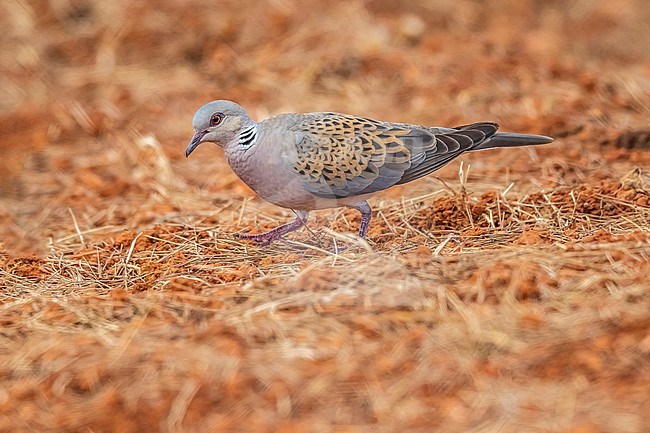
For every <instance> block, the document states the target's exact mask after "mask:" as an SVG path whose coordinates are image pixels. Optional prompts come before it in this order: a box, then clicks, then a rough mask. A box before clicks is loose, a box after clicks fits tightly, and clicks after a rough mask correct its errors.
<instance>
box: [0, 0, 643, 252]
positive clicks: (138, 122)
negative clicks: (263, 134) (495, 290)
mask: <svg viewBox="0 0 650 433" xmlns="http://www.w3.org/2000/svg"><path fill="white" fill-rule="evenodd" d="M0 10H1V11H2V13H1V14H0V15H1V18H0V23H1V24H2V28H3V29H4V31H3V32H2V34H1V35H0V46H1V47H2V53H3V54H2V58H1V60H0V73H1V74H2V87H1V89H0V110H1V115H0V125H1V127H2V137H0V148H1V149H2V152H3V156H2V158H1V159H0V172H1V173H2V183H1V184H0V200H1V202H0V205H1V206H0V227H1V228H0V238H2V239H3V243H4V244H5V248H8V249H9V250H11V251H15V252H43V251H45V250H47V248H48V239H50V238H52V237H54V238H56V236H58V235H60V234H61V233H62V232H61V230H69V228H70V224H71V223H72V220H71V214H74V215H76V219H77V221H76V223H77V224H79V225H80V226H81V228H82V229H84V230H93V229H99V228H101V227H103V229H100V230H99V231H100V232H101V231H102V230H104V232H103V233H104V234H110V233H111V230H113V229H111V227H115V231H119V230H121V229H122V228H124V227H132V228H134V227H138V226H141V225H142V224H149V223H151V222H152V221H154V220H155V219H156V218H158V215H160V214H165V213H169V212H177V211H180V210H182V209H186V208H185V207H186V206H189V207H190V208H189V210H192V209H194V210H197V209H199V208H202V209H205V210H207V209H209V206H207V205H208V204H209V203H206V200H207V201H209V200H214V199H215V197H217V198H218V197H222V198H224V197H225V198H228V197H241V196H247V197H252V194H251V192H250V191H249V190H248V189H247V188H246V187H244V186H243V185H242V184H241V183H239V182H238V180H237V179H236V178H235V176H234V175H233V174H232V173H231V172H230V170H229V169H228V167H227V166H226V165H225V164H224V161H223V158H222V157H221V155H220V152H219V151H218V150H217V149H214V148H210V149H209V150H208V149H206V148H202V150H201V152H198V153H197V154H196V155H194V157H193V158H191V159H190V160H187V161H186V160H185V158H184V157H183V149H184V146H185V144H186V142H187V140H188V138H189V137H191V135H192V132H193V131H192V128H191V118H192V114H193V113H194V111H195V110H196V109H197V108H198V107H199V106H201V105H202V104H204V103H205V102H207V101H210V100H214V99H232V100H234V101H237V102H238V103H240V104H241V105H243V106H244V107H246V108H247V109H248V110H249V113H250V114H251V115H252V116H253V117H254V118H257V119H258V120H259V119H262V118H264V117H266V116H268V115H271V114H274V113H278V112H287V111H341V112H346V113H352V114H357V115H363V116H368V117H375V118H378V119H384V120H393V121H409V122H413V123H421V124H427V125H445V126H449V125H455V124H461V123H463V122H473V121H479V120H494V121H497V122H499V123H500V124H501V126H502V129H503V130H516V131H523V132H532V133H543V134H548V135H553V136H555V137H556V138H561V137H570V139H568V141H566V142H564V146H563V147H562V152H564V151H566V146H567V145H568V144H570V145H571V147H572V148H576V147H579V146H583V145H586V144H591V145H593V144H597V143H598V142H602V141H603V140H607V139H609V138H611V137H610V136H615V135H616V134H617V133H618V132H620V131H625V130H634V129H638V128H641V127H647V126H648V111H649V108H648V107H649V104H650V103H649V102H648V89H649V85H648V79H649V78H648V76H649V68H650V66H649V62H650V30H649V28H648V26H649V24H648V23H649V22H650V6H648V3H647V2H646V1H644V0H620V1H616V2H603V1H595V0H577V1H572V2H565V1H560V0H557V1H554V0H547V1H542V0H539V1H533V0H503V1H473V0H463V1H457V2H447V1H435V0H434V1H416V0H410V1H391V0H374V1H372V0H366V1H328V2H321V1H309V0H308V1H303V2H296V1H289V0H272V1H264V2H258V1H247V0H243V1H240V0H237V1H227V0H226V1H216V2H215V1H188V2H181V1H175V0H161V1H158V2H155V3H151V2H137V1H121V0H117V1H111V2H99V1H91V0H49V1H48V0H30V1H26V0H6V1H3V2H2V4H1V5H0ZM542 152H544V151H542ZM497 155H498V154H497ZM503 155H504V154H501V157H502V156H503ZM549 155H550V154H549ZM578 155H579V153H576V155H575V156H576V157H578ZM490 158H492V157H488V161H490ZM495 158H497V159H500V156H496V157H495ZM528 163H529V164H530V163H536V164H544V162H542V161H533V160H530V161H528ZM488 165H489V164H488ZM480 167H481V166H480V163H479V165H478V166H477V168H478V169H479V171H478V172H475V174H476V175H481V176H483V175H485V174H486V173H482V172H481V171H480ZM445 170H446V171H442V172H441V173H440V175H441V176H443V177H445V176H451V177H455V176H456V174H455V171H456V169H455V168H454V169H449V170H447V169H445ZM198 173H200V175H199V174H198ZM447 173H448V174H447ZM522 174H526V173H522ZM200 191H204V192H206V193H207V192H209V195H208V196H207V198H206V197H203V198H198V197H199V196H200V194H199V192H200ZM176 193H178V194H180V195H176ZM184 194H188V196H185V195H184ZM192 194H198V195H196V197H197V198H196V199H194V200H192V199H191V198H190V197H191V195H192ZM400 194H402V193H401V192H400ZM68 208H69V209H68ZM89 236H90V235H89ZM50 247H51V242H50Z"/></svg>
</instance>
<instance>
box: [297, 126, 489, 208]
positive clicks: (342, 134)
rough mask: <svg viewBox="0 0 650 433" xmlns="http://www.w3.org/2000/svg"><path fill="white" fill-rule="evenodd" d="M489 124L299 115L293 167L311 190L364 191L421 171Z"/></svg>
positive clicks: (474, 139) (467, 144) (467, 145)
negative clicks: (444, 125)
mask: <svg viewBox="0 0 650 433" xmlns="http://www.w3.org/2000/svg"><path fill="white" fill-rule="evenodd" d="M497 128H498V126H497V125H496V124H493V123H480V124H473V125H468V126H463V127H459V128H427V127H421V126H416V125H409V124H403V123H389V122H380V121H376V120H371V119H366V118H359V117H355V116H349V115H345V114H339V113H314V114H308V115H304V116H302V118H301V119H300V120H299V121H297V122H296V123H295V124H294V125H293V126H292V127H290V128H289V129H290V131H292V132H293V133H294V134H295V137H296V140H295V146H296V155H297V160H296V162H295V164H294V166H293V170H294V171H295V172H296V173H297V174H299V175H300V176H302V179H303V183H304V187H305V188H306V189H307V190H308V191H309V192H311V193H312V194H314V195H317V196H320V197H327V198H343V197H352V196H356V195H363V194H370V193H374V192H377V191H381V190H383V189H386V188H388V187H390V186H392V185H395V184H399V183H405V182H410V181H412V180H415V179H417V178H420V177H422V176H425V175H427V174H429V173H431V172H433V171H435V170H437V169H439V168H440V167H442V166H443V165H445V164H447V163H448V162H449V161H451V160H452V159H454V158H455V157H457V156H458V155H460V154H461V153H463V152H465V151H467V150H471V149H472V148H473V147H475V146H476V145H478V144H479V143H481V142H483V141H485V140H486V138H488V137H489V136H491V135H493V134H494V132H496V130H497Z"/></svg>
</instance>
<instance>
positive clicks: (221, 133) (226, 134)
mask: <svg viewBox="0 0 650 433" xmlns="http://www.w3.org/2000/svg"><path fill="white" fill-rule="evenodd" d="M192 124H193V126H194V132H195V134H194V137H192V140H191V141H190V143H189V144H188V145H187V149H185V156H190V153H192V152H193V151H194V149H196V148H197V147H198V146H199V144H201V143H203V142H206V141H210V142H212V143H217V144H218V145H220V146H222V147H224V146H228V144H229V143H232V142H235V141H237V139H238V136H239V133H240V132H241V130H242V128H245V127H248V126H251V125H254V124H255V121H254V120H253V119H251V118H250V117H249V116H248V114H247V113H246V111H245V110H244V109H243V108H242V107H240V106H239V105H238V104H236V103H234V102H232V101H224V100H220V101H212V102H208V103H207V104H205V105H204V106H203V107H201V108H199V109H198V111H197V112H196V113H195V114H194V118H193V119H192Z"/></svg>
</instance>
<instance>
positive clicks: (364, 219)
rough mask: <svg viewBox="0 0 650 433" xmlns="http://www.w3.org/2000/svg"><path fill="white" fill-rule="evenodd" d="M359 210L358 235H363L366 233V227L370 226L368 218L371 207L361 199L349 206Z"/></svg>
mask: <svg viewBox="0 0 650 433" xmlns="http://www.w3.org/2000/svg"><path fill="white" fill-rule="evenodd" d="M350 207H351V208H354V209H356V210H358V211H359V212H361V224H360V225H359V237H360V238H362V237H365V236H366V233H368V227H369V226H370V220H371V219H372V209H370V205H369V204H368V202H367V201H362V202H361V203H358V204H356V205H354V206H350Z"/></svg>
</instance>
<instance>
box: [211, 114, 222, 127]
mask: <svg viewBox="0 0 650 433" xmlns="http://www.w3.org/2000/svg"><path fill="white" fill-rule="evenodd" d="M224 117H225V116H224V114H223V113H214V114H213V115H212V116H210V126H217V125H218V124H220V123H221V122H222V121H223V118H224Z"/></svg>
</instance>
